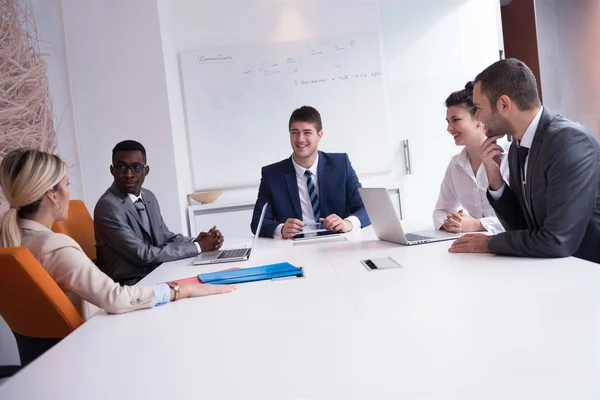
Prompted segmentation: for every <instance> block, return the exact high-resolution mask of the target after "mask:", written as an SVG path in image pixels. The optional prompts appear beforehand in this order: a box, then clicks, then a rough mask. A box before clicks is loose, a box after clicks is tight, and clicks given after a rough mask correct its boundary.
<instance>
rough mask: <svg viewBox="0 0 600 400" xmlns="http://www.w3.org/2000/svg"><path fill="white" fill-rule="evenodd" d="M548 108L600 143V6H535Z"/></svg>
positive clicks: (550, 0)
mask: <svg viewBox="0 0 600 400" xmlns="http://www.w3.org/2000/svg"><path fill="white" fill-rule="evenodd" d="M535 19H536V26H537V41H538V53H539V59H540V78H541V84H542V95H543V99H544V105H546V106H547V107H549V108H550V109H552V110H553V111H554V112H558V113H561V114H563V115H564V116H565V117H567V118H570V119H572V120H574V121H578V122H580V123H581V124H583V125H584V126H585V127H586V128H588V129H589V130H590V131H591V132H592V133H593V134H594V135H595V136H596V138H597V139H598V140H600V75H599V74H598V71H600V56H599V54H600V24H599V21H600V0H577V1H569V2H565V1H562V0H536V1H535Z"/></svg>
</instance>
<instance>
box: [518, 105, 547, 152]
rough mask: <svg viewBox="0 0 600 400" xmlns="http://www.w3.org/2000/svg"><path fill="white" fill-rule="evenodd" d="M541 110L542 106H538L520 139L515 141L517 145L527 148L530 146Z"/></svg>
mask: <svg viewBox="0 0 600 400" xmlns="http://www.w3.org/2000/svg"><path fill="white" fill-rule="evenodd" d="M543 110H544V107H543V106H540V109H539V111H538V112H537V114H535V117H533V120H532V121H531V123H530V124H529V126H528V127H527V129H526V130H525V133H524V134H523V138H522V139H521V141H519V142H517V144H518V146H519V147H527V148H528V149H530V148H531V144H532V143H533V138H534V136H535V131H537V128H538V125H539V124H540V119H541V118H542V111H543Z"/></svg>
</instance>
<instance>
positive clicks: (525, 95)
mask: <svg viewBox="0 0 600 400" xmlns="http://www.w3.org/2000/svg"><path fill="white" fill-rule="evenodd" d="M473 98H474V103H475V106H476V107H477V114H476V117H477V118H479V119H480V120H481V121H482V122H483V123H484V124H485V126H486V128H487V136H488V139H486V140H485V142H484V143H483V145H482V146H481V159H482V163H483V165H484V167H485V169H486V172H487V176H488V182H489V189H488V193H487V197H488V199H489V201H490V204H491V205H492V207H494V210H495V211H496V214H497V215H498V217H499V218H500V221H501V222H502V225H504V227H505V228H506V232H504V233H501V234H498V235H495V236H484V235H465V236H463V237H462V238H460V239H458V240H456V241H455V242H454V243H453V244H452V246H451V247H450V252H453V253H463V252H491V253H495V254H504V255H512V256H524V257H567V256H575V257H579V258H582V259H585V260H589V261H593V262H597V263H598V262H600V146H599V145H598V142H597V141H596V140H595V139H594V138H593V137H592V135H591V134H590V133H589V132H588V131H587V130H586V129H585V128H584V127H583V126H581V125H579V124H576V123H574V122H572V121H569V120H568V119H566V118H563V117H561V116H560V115H557V114H553V113H552V112H551V111H550V110H548V109H547V108H544V107H542V105H541V103H540V99H539V96H538V91H537V85H536V80H535V77H534V75H533V73H532V72H531V70H530V69H529V68H528V67H527V66H526V65H525V64H524V63H523V62H521V61H519V60H516V59H507V60H501V61H498V62H496V63H494V64H492V65H491V66H489V67H488V68H486V69H485V70H484V71H483V72H481V73H480V74H479V75H478V76H477V78H475V88H474V92H473ZM505 134H509V135H511V136H513V137H514V138H515V139H516V140H515V141H514V142H513V144H512V145H511V147H510V151H509V154H508V162H509V170H510V179H509V181H510V182H508V183H507V182H504V180H503V179H502V176H501V175H500V167H499V160H500V155H501V152H502V148H501V147H500V146H498V145H497V144H496V140H497V139H498V138H500V137H502V136H504V135H505Z"/></svg>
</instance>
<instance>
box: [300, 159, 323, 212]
mask: <svg viewBox="0 0 600 400" xmlns="http://www.w3.org/2000/svg"><path fill="white" fill-rule="evenodd" d="M304 175H305V176H306V186H307V187H308V197H309V198H310V204H312V209H313V213H314V214H315V222H319V218H321V208H320V207H319V196H317V187H316V186H315V182H314V181H313V180H312V172H310V171H309V170H306V172H304Z"/></svg>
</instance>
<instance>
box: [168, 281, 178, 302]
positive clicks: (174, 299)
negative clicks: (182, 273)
mask: <svg viewBox="0 0 600 400" xmlns="http://www.w3.org/2000/svg"><path fill="white" fill-rule="evenodd" d="M167 285H169V287H170V288H171V289H173V291H174V292H175V297H174V298H173V301H177V300H179V283H177V282H167Z"/></svg>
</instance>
